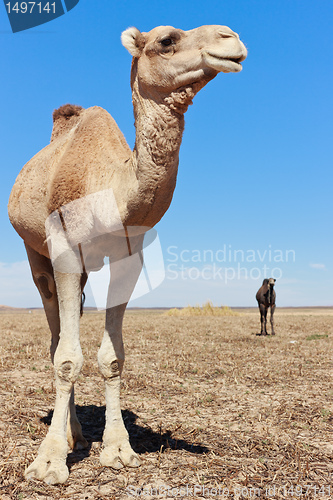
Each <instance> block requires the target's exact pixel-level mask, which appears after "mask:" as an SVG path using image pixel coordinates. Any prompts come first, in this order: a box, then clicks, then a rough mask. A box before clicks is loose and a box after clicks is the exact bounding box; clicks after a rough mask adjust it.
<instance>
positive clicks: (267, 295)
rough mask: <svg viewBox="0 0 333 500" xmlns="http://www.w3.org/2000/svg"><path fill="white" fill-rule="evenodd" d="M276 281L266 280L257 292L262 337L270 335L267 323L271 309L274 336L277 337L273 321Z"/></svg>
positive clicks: (272, 279)
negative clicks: (269, 309) (268, 312)
mask: <svg viewBox="0 0 333 500" xmlns="http://www.w3.org/2000/svg"><path fill="white" fill-rule="evenodd" d="M275 281H276V280H275V279H274V278H269V279H267V278H265V279H264V281H263V282H262V286H261V287H260V288H259V290H258V291H257V295H256V299H257V301H258V306H259V310H260V322H261V332H260V335H268V333H267V328H266V323H267V310H268V308H269V307H270V308H271V328H272V335H275V332H274V320H273V315H274V311H275V300H276V293H275V290H274V285H275Z"/></svg>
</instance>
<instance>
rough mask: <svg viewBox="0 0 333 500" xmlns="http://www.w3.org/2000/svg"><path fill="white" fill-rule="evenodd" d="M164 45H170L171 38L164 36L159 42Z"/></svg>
mask: <svg viewBox="0 0 333 500" xmlns="http://www.w3.org/2000/svg"><path fill="white" fill-rule="evenodd" d="M160 43H161V44H162V45H163V46H164V47H168V46H169V45H172V38H164V40H161V42H160Z"/></svg>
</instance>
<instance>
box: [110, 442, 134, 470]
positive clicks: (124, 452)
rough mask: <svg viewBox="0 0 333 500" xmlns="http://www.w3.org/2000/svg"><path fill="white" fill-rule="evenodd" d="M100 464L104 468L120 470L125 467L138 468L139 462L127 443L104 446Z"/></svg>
mask: <svg viewBox="0 0 333 500" xmlns="http://www.w3.org/2000/svg"><path fill="white" fill-rule="evenodd" d="M100 463H101V465H103V466H104V467H112V468H113V469H122V468H123V467H124V466H127V467H139V466H140V465H141V460H140V458H139V457H138V456H137V454H136V453H134V451H133V450H132V448H131V446H130V444H129V442H128V441H125V442H122V443H119V444H112V445H108V446H106V447H105V448H104V449H103V450H102V452H101V456H100Z"/></svg>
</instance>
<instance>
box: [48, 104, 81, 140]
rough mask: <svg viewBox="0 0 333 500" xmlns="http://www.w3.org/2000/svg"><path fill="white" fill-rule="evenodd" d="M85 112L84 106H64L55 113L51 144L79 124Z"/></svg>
mask: <svg viewBox="0 0 333 500" xmlns="http://www.w3.org/2000/svg"><path fill="white" fill-rule="evenodd" d="M82 111H84V108H82V106H76V105H75V104H64V106H61V107H60V108H58V109H55V110H54V111H53V130H52V136H51V142H52V141H53V140H54V139H56V138H57V137H58V136H59V135H62V134H63V133H65V132H67V131H68V130H70V129H71V128H73V126H74V125H75V124H76V123H77V122H78V120H79V117H80V114H81V113H82Z"/></svg>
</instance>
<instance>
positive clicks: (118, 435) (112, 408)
mask: <svg viewBox="0 0 333 500" xmlns="http://www.w3.org/2000/svg"><path fill="white" fill-rule="evenodd" d="M124 311H125V304H122V305H120V306H118V307H114V308H112V309H108V310H107V311H106V325H105V331H104V336H103V340H102V344H101V347H100V349H99V351H98V364H99V367H100V370H101V372H102V375H103V377H104V380H105V400H106V423H105V430H104V434H103V446H104V449H103V450H102V453H101V456H100V461H101V464H102V465H104V466H108V467H113V468H115V469H120V468H122V467H124V466H126V465H127V466H129V467H138V466H139V465H140V463H141V461H140V459H139V457H138V456H137V455H136V453H134V451H133V450H132V448H131V445H130V443H129V438H128V432H127V430H126V428H125V425H124V422H123V417H122V415H121V409H120V376H121V372H122V369H123V365H124V358H125V355H124V347H123V341H122V334H121V327H122V319H123V315H124Z"/></svg>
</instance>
